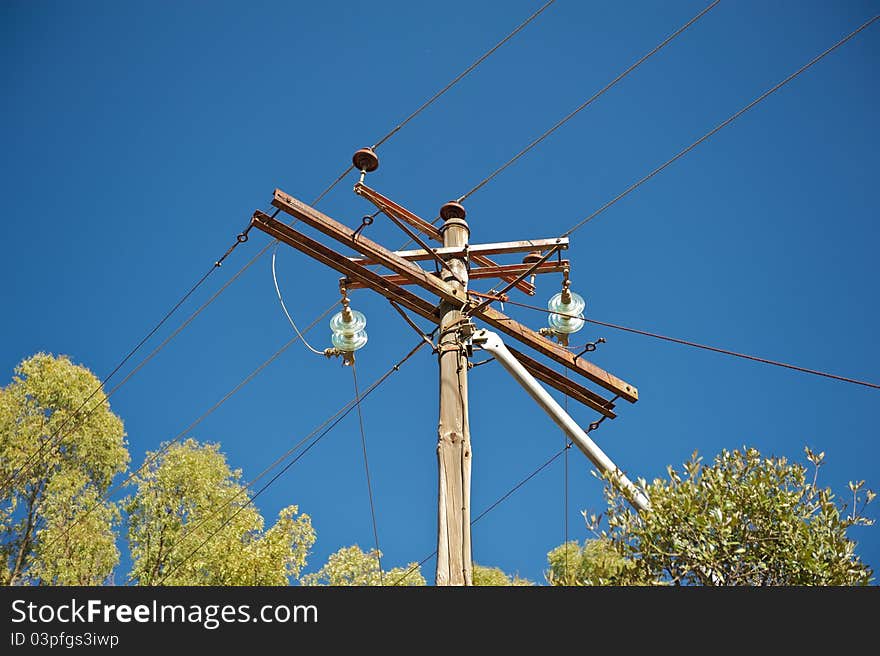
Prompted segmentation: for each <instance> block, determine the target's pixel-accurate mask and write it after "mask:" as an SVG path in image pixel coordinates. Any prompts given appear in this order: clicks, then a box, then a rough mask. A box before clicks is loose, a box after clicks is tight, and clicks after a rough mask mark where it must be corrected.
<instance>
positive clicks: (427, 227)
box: [354, 182, 535, 296]
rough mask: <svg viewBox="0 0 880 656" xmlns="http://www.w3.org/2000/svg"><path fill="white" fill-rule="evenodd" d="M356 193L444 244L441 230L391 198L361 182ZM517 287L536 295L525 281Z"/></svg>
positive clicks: (480, 259)
mask: <svg viewBox="0 0 880 656" xmlns="http://www.w3.org/2000/svg"><path fill="white" fill-rule="evenodd" d="M354 191H355V193H356V194H358V195H359V196H363V197H364V198H366V199H367V200H368V201H370V202H371V203H373V205H375V206H376V207H378V208H379V209H380V210H382V211H383V212H385V213H386V214H387V215H388V216H389V217H390V216H396V217H397V218H398V219H399V220H401V221H403V222H404V223H408V224H409V225H411V226H412V227H414V228H416V229H417V230H419V231H421V232H423V233H424V234H426V235H427V236H428V237H430V238H431V239H433V240H434V241H439V242H441V243H442V242H443V236H442V235H441V234H440V230H438V229H437V228H436V227H434V225H432V224H431V223H429V222H428V221H425V220H424V219H423V218H421V217H419V216H417V215H415V214H413V213H412V212H410V211H409V210H408V209H406V208H405V207H402V206H400V205H398V204H397V203H395V202H394V201H393V200H391V199H390V198H387V197H386V196H383V195H382V194H380V193H379V192H378V191H376V190H375V189H370V188H369V187H368V186H366V185H365V184H363V183H361V182H359V183H358V184H356V185H355V187H354ZM415 241H418V240H415ZM423 248H424V246H423ZM471 259H473V261H474V262H476V263H478V264H483V265H486V266H494V265H495V264H496V263H495V262H494V261H492V260H491V259H489V258H488V257H486V256H484V255H477V256H474V257H473V258H471ZM511 280H514V278H513V277H511V278H509V279H505V282H510V281H511ZM516 287H517V289H519V290H520V291H522V292H525V293H526V294H528V295H529V296H534V295H535V286H534V285H532V284H531V283H528V282H526V281H524V280H521V281H520V282H519V283H518V284H517V286H516Z"/></svg>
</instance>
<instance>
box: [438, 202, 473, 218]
mask: <svg viewBox="0 0 880 656" xmlns="http://www.w3.org/2000/svg"><path fill="white" fill-rule="evenodd" d="M465 216H467V212H466V211H465V209H464V205H462V204H461V203H459V202H458V201H455V200H451V201H449V202H448V203H445V204H444V205H443V207H441V208H440V218H441V219H443V220H444V221H448V220H449V219H463V218H465Z"/></svg>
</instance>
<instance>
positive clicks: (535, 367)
mask: <svg viewBox="0 0 880 656" xmlns="http://www.w3.org/2000/svg"><path fill="white" fill-rule="evenodd" d="M252 224H253V225H254V227H256V228H258V229H259V230H262V231H263V232H265V233H266V234H268V235H270V236H271V237H274V238H276V239H278V240H280V241H282V242H284V243H285V244H287V245H289V246H291V247H293V248H295V249H297V250H299V251H300V252H302V253H304V254H306V255H308V256H309V257H312V258H314V259H315V260H317V261H319V262H321V263H322V264H325V265H327V266H329V267H330V268H332V269H335V270H336V271H338V272H339V273H341V274H343V275H345V276H346V277H347V278H348V279H350V280H356V281H359V282H361V283H363V284H364V285H365V286H367V287H370V288H371V289H373V290H374V291H375V292H377V293H379V294H381V295H383V296H385V298H387V299H389V300H390V301H394V302H395V303H397V304H399V305H400V306H401V307H403V308H406V309H407V310H409V311H411V312H413V313H415V314H417V315H418V316H420V317H422V318H423V319H426V320H428V321H431V322H432V323H437V322H438V320H439V317H438V315H437V312H436V306H435V305H434V304H432V303H431V302H429V301H427V300H425V299H423V298H421V297H420V296H418V295H416V294H413V293H412V292H409V291H407V290H406V289H403V288H402V287H400V286H398V285H395V284H394V283H392V282H389V281H388V279H387V278H386V277H384V276H380V275H379V274H377V273H376V272H374V271H371V270H370V269H367V268H366V267H364V266H361V265H358V264H355V263H353V262H351V261H350V260H349V258H347V257H345V256H343V255H341V254H340V253H337V252H336V251H334V250H333V249H331V248H329V247H327V246H325V245H324V244H322V243H320V242H318V241H316V240H314V239H312V238H311V237H308V236H306V235H304V234H302V233H301V232H299V231H297V230H295V229H293V228H291V227H290V226H288V225H287V224H285V223H284V222H282V221H278V220H277V219H273V218H272V217H270V216H269V215H268V214H265V213H264V212H260V211H257V212H255V213H254V217H253V219H252ZM539 338H540V339H542V340H543V338H541V337H540V336H539ZM514 355H515V356H516V357H517V359H519V360H520V361H521V362H522V364H523V366H524V367H526V369H528V370H529V371H530V372H531V373H532V375H533V376H535V378H537V379H539V380H541V381H543V382H545V383H546V384H548V385H550V386H551V387H553V388H555V389H557V390H559V391H560V392H562V393H563V394H568V395H569V396H570V397H571V398H572V399H574V400H576V401H578V402H580V403H583V404H584V405H586V406H587V407H589V408H592V409H593V410H596V411H597V412H600V413H602V414H603V415H605V416H606V417H609V418H611V419H613V418H614V417H615V416H616V415H615V413H614V412H613V410H612V409H613V408H614V404H613V403H612V402H610V401H608V400H606V399H604V398H603V397H602V396H600V395H599V394H596V393H595V392H593V391H592V390H589V389H587V388H586V387H583V386H582V385H579V384H578V383H576V382H575V381H573V380H570V379H564V378H562V377H561V376H558V375H557V376H553V375H551V374H552V370H551V369H550V368H549V367H546V366H545V365H543V364H541V363H539V362H537V361H536V360H534V359H532V358H530V357H529V356H527V355H525V354H523V353H520V352H518V351H514Z"/></svg>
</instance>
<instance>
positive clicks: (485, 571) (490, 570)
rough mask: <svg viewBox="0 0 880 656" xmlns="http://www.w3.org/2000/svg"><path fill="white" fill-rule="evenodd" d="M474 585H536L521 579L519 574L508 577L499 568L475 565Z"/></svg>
mask: <svg viewBox="0 0 880 656" xmlns="http://www.w3.org/2000/svg"><path fill="white" fill-rule="evenodd" d="M474 585H477V586H504V585H515V586H521V585H526V586H528V585H535V584H534V583H533V582H531V581H529V580H528V579H523V578H520V577H519V575H518V574H514V575H513V576H508V575H507V574H505V573H504V571H503V570H501V568H499V567H485V566H483V565H477V564H474Z"/></svg>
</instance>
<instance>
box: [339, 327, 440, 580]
mask: <svg viewBox="0 0 880 656" xmlns="http://www.w3.org/2000/svg"><path fill="white" fill-rule="evenodd" d="M422 343H424V342H422ZM351 375H352V378H353V379H354V398H355V400H356V403H357V416H358V425H359V426H360V432H361V449H362V451H363V453H364V473H365V474H366V478H367V497H368V499H369V501H370V519H371V521H372V524H373V541H374V542H375V544H376V564H377V566H378V567H379V582H380V584H384V583H385V574H384V573H383V572H382V549H381V548H380V547H379V527H378V524H377V523H376V504H375V501H374V500H373V482H372V479H371V478H370V462H369V460H368V459H367V436H366V432H365V431H364V413H363V410H362V408H361V399H362V397H361V393H360V390H359V389H358V378H357V362H352V363H351Z"/></svg>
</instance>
